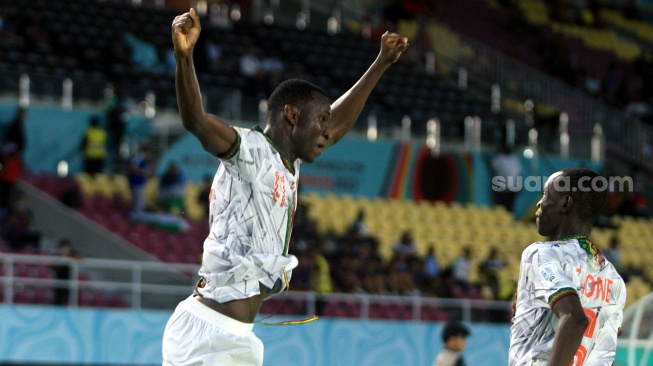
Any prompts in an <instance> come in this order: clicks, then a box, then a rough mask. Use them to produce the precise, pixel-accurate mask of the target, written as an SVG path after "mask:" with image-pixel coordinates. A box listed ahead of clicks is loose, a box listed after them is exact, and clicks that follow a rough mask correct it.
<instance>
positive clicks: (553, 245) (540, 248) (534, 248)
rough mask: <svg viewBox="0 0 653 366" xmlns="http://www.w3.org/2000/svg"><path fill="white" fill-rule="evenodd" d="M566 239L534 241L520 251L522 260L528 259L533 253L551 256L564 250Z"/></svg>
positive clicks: (566, 244) (566, 243)
mask: <svg viewBox="0 0 653 366" xmlns="http://www.w3.org/2000/svg"><path fill="white" fill-rule="evenodd" d="M568 244H569V243H568V242H567V241H559V240H551V241H536V242H533V243H532V244H531V245H529V246H528V247H526V249H524V251H523V252H522V260H525V261H530V259H531V258H532V257H533V256H534V255H536V254H537V255H538V256H553V255H557V254H558V253H560V252H563V251H565V250H566V248H567V246H568Z"/></svg>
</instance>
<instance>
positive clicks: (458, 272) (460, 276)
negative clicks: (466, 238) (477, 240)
mask: <svg viewBox="0 0 653 366" xmlns="http://www.w3.org/2000/svg"><path fill="white" fill-rule="evenodd" d="M471 269H472V249H471V248H469V247H467V248H465V249H463V252H462V254H461V255H459V256H458V257H457V258H456V259H454V261H453V263H452V264H451V271H452V274H453V280H454V282H455V283H456V284H458V285H461V286H463V288H465V289H469V288H470V287H471V281H470V280H469V273H470V271H471Z"/></svg>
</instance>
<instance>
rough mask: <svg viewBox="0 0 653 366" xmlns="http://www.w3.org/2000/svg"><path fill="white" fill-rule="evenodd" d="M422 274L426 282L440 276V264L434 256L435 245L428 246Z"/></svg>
mask: <svg viewBox="0 0 653 366" xmlns="http://www.w3.org/2000/svg"><path fill="white" fill-rule="evenodd" d="M424 274H425V275H426V278H427V279H428V280H431V281H433V280H435V279H437V278H438V276H439V275H440V262H439V261H438V259H437V258H436V256H435V245H433V244H431V245H429V247H428V249H427V250H426V256H425V257H424Z"/></svg>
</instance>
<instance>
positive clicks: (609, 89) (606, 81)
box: [601, 62, 619, 103]
mask: <svg viewBox="0 0 653 366" xmlns="http://www.w3.org/2000/svg"><path fill="white" fill-rule="evenodd" d="M618 86H619V73H618V70H617V63H616V62H610V64H609V65H608V69H607V70H606V72H605V75H603V80H602V81H601V93H602V94H603V97H604V98H605V100H606V101H608V102H610V103H615V102H616V98H617V87H618Z"/></svg>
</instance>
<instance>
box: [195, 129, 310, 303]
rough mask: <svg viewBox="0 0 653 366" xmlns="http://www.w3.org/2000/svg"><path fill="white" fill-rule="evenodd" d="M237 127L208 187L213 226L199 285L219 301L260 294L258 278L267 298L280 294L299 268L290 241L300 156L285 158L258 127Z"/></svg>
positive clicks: (206, 295) (201, 291)
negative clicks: (298, 157)
mask: <svg viewBox="0 0 653 366" xmlns="http://www.w3.org/2000/svg"><path fill="white" fill-rule="evenodd" d="M235 130H236V132H237V133H238V141H237V142H236V143H235V144H234V146H233V147H232V149H231V150H230V151H228V152H227V153H226V154H224V156H223V157H221V158H220V160H221V162H222V164H220V167H219V168H218V171H217V173H216V174H215V178H214V179H213V185H212V187H211V197H210V199H209V200H210V208H209V223H210V226H211V230H210V233H209V235H208V237H207V238H206V240H205V241H204V254H203V257H202V267H201V268H200V270H199V275H200V276H201V277H202V278H201V280H200V281H199V282H198V286H197V292H198V293H199V294H200V295H201V296H203V297H206V298H210V299H214V300H216V301H218V302H221V303H223V302H227V301H231V300H239V299H244V298H248V297H252V296H255V295H258V294H259V293H260V291H259V282H261V283H262V284H264V285H265V286H266V287H269V288H271V289H273V291H271V292H270V293H269V296H271V295H273V294H276V293H279V292H281V291H282V290H283V289H284V288H285V287H286V286H285V281H286V280H290V274H291V270H292V269H293V268H295V267H296V266H297V258H296V257H294V256H292V255H289V254H288V244H289V241H290V233H291V232H292V225H293V217H294V213H295V208H296V202H297V183H298V182H297V180H298V177H299V166H300V160H299V159H297V160H296V161H295V162H290V161H289V160H288V159H286V157H284V156H283V155H282V153H281V152H280V151H279V150H278V148H277V146H276V144H275V143H274V142H273V141H272V140H270V139H269V138H268V137H267V136H266V135H265V134H264V133H263V131H262V130H261V129H260V128H259V127H258V126H257V127H256V128H254V129H252V130H245V129H240V128H237V127H235ZM284 272H286V273H287V278H286V279H284ZM275 284H276V286H275Z"/></svg>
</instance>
